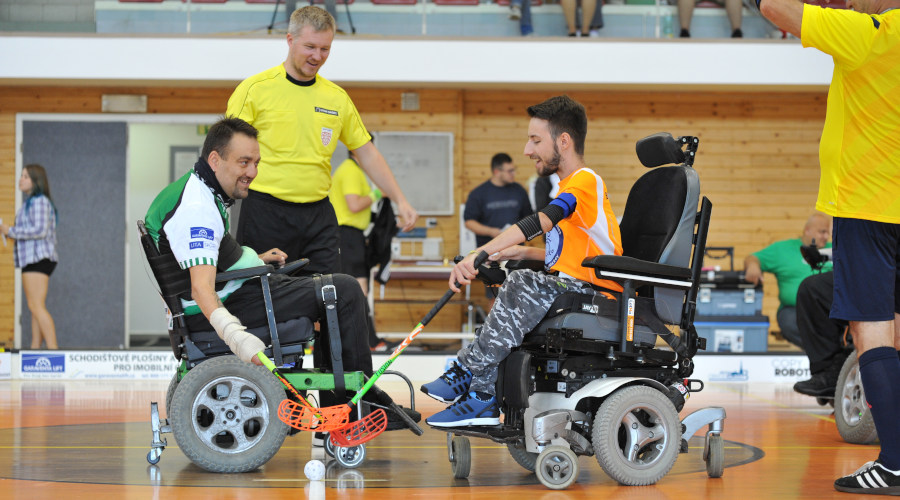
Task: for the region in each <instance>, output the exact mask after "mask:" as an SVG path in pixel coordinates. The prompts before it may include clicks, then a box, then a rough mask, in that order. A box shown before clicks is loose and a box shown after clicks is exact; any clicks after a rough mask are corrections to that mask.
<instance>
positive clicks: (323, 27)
mask: <svg viewBox="0 0 900 500" xmlns="http://www.w3.org/2000/svg"><path fill="white" fill-rule="evenodd" d="M304 26H312V29H313V30H314V31H315V32H317V33H318V32H320V31H331V32H332V33H334V31H335V27H336V23H335V22H334V17H332V16H331V14H329V13H328V11H327V10H325V9H323V8H321V7H316V6H315V5H307V6H306V7H300V8H299V9H297V10H295V11H294V13H293V14H291V22H290V24H288V33H290V34H291V35H293V36H297V35H299V34H300V30H302V29H303V27H304Z"/></svg>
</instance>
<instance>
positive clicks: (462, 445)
mask: <svg viewBox="0 0 900 500" xmlns="http://www.w3.org/2000/svg"><path fill="white" fill-rule="evenodd" d="M450 467H451V468H452V469H453V477H455V478H456V479H465V478H467V477H469V472H471V470H472V445H471V443H469V438H466V437H462V436H456V437H455V438H453V441H451V442H450Z"/></svg>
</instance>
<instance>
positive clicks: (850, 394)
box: [834, 351, 878, 444]
mask: <svg viewBox="0 0 900 500" xmlns="http://www.w3.org/2000/svg"><path fill="white" fill-rule="evenodd" d="M834 421H835V423H836V424H837V428H838V433H840V435H841V437H842V438H844V441H846V442H848V443H853V444H871V443H874V442H875V441H878V431H876V430H875V421H874V420H872V411H871V410H869V405H868V404H867V403H866V394H865V392H863V385H862V377H860V374H859V359H858V358H857V357H856V351H853V352H852V353H851V354H850V356H847V360H846V361H844V366H842V367H841V373H840V375H838V381H837V388H836V389H835V391H834Z"/></svg>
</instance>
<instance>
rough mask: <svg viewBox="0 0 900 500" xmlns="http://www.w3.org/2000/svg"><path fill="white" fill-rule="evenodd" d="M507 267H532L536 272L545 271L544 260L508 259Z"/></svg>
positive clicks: (510, 269) (508, 268) (514, 268)
mask: <svg viewBox="0 0 900 500" xmlns="http://www.w3.org/2000/svg"><path fill="white" fill-rule="evenodd" d="M506 269H507V270H509V271H515V270H517V269H531V270H532V271H534V272H538V273H540V272H544V271H546V269H545V268H544V261H542V260H508V261H506Z"/></svg>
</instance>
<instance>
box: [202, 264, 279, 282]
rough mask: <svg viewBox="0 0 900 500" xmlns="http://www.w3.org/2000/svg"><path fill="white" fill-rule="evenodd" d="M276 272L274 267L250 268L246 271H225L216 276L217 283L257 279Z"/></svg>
mask: <svg viewBox="0 0 900 500" xmlns="http://www.w3.org/2000/svg"><path fill="white" fill-rule="evenodd" d="M274 270H275V268H274V267H273V266H269V265H265V266H255V267H248V268H246V269H235V270H234V271H225V272H224V273H219V274H216V283H222V282H224V281H231V280H239V279H244V278H257V277H259V276H262V275H264V274H271V273H272V272H273V271H274Z"/></svg>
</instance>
